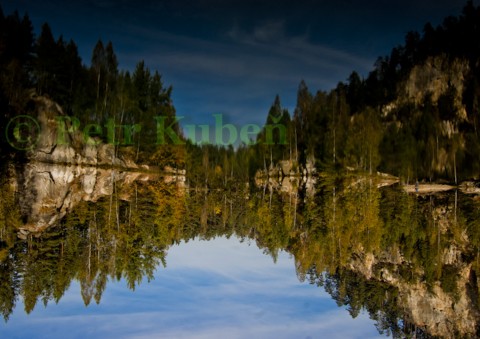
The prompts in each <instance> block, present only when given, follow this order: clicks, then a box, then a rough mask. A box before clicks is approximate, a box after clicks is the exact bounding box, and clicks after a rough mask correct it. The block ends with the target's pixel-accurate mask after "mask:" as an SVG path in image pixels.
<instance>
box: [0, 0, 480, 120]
mask: <svg viewBox="0 0 480 339" xmlns="http://www.w3.org/2000/svg"><path fill="white" fill-rule="evenodd" d="M477 2H478V0H477V1H475V4H476V5H478V3H477ZM465 3H466V1H465V0H450V1H447V0H437V1H435V0H427V1H422V0H417V1H414V0H413V1H412V0H404V1H397V0H393V1H388V0H376V1H368V2H360V1H353V0H337V1H302V0H300V1H282V0H279V1H253V0H244V1H221V0H201V1H187V0H181V1H168V2H167V1H128V0H122V1H111V0H89V1H87V0H85V1H72V2H65V1H60V0H46V1H26V0H17V1H9V0H7V1H5V0H2V1H1V4H2V7H3V9H4V12H5V13H6V14H7V13H11V12H12V11H13V10H14V9H18V10H19V12H20V14H22V15H23V13H25V12H28V14H29V16H30V18H31V19H32V21H33V23H34V25H35V29H36V31H37V33H38V31H39V29H40V27H41V24H42V23H43V22H48V23H49V24H50V26H51V27H52V31H53V33H54V35H55V37H58V35H59V34H63V36H64V38H66V39H70V38H71V39H73V40H74V41H75V42H76V43H77V44H78V46H79V52H80V54H81V56H82V59H83V61H84V63H86V64H87V65H88V64H89V63H90V57H91V51H92V50H93V46H94V45H95V43H96V41H97V40H98V39H99V38H101V39H102V40H103V41H104V42H107V41H112V42H113V46H114V49H115V51H116V53H117V56H118V59H119V63H120V67H121V68H123V69H129V70H132V69H133V68H134V66H135V64H136V63H137V62H138V61H140V60H142V59H143V60H145V62H146V64H147V66H148V67H149V68H150V69H151V70H155V69H156V70H158V71H159V72H160V73H161V74H162V76H163V79H164V82H165V84H166V85H172V86H173V89H174V90H173V100H174V104H175V107H176V109H177V115H179V116H185V117H186V118H185V120H184V122H193V123H197V124H198V123H207V124H213V123H214V118H213V117H212V114H218V113H222V114H224V121H227V122H228V121H231V122H234V123H237V124H240V125H241V124H246V123H256V124H263V123H264V121H265V117H266V115H267V112H268V109H269V107H270V105H271V104H272V102H273V100H274V97H275V95H276V94H279V95H280V98H281V101H282V105H283V106H285V107H287V108H288V109H289V111H290V113H291V114H292V113H293V108H294V106H295V101H296V91H297V87H298V84H299V83H300V80H302V79H304V80H305V81H306V83H307V85H308V87H309V88H310V90H311V91H312V92H315V91H316V90H319V89H321V90H329V89H331V88H333V87H334V86H335V85H336V84H337V83H338V82H339V81H345V80H346V78H347V77H348V75H349V74H350V73H351V71H352V70H356V71H358V72H359V73H360V74H363V75H366V74H368V72H369V71H370V70H371V69H372V67H373V64H374V63H375V60H376V59H377V57H378V56H380V55H386V54H388V53H389V51H390V50H391V48H392V47H394V46H396V45H398V44H402V43H403V41H404V36H405V33H406V32H408V31H409V30H418V31H421V30H422V28H423V26H424V24H425V23H426V22H431V23H432V24H434V25H437V24H439V23H441V21H442V20H443V18H444V17H445V16H448V15H458V14H460V13H461V9H462V8H463V6H464V5H465Z"/></svg>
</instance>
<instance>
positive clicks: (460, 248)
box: [0, 177, 480, 337]
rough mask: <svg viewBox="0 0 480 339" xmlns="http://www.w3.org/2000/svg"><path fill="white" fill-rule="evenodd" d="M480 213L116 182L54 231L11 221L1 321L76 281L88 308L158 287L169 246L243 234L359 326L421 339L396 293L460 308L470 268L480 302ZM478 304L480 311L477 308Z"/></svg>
mask: <svg viewBox="0 0 480 339" xmlns="http://www.w3.org/2000/svg"><path fill="white" fill-rule="evenodd" d="M2 190H3V192H2V194H1V195H0V196H1V199H2V200H1V204H0V205H1V206H0V207H1V208H3V210H2V211H5V209H9V210H11V211H13V212H12V213H15V211H16V209H15V206H13V205H14V204H13V203H12V202H13V201H14V196H13V195H12V191H11V190H9V188H8V186H2ZM9 197H10V198H9ZM9 199H10V200H9ZM17 209H18V206H17ZM478 211H479V208H478V202H477V201H475V200H473V199H471V198H468V197H466V196H463V195H456V196H454V195H447V194H445V195H438V196H427V197H421V196H414V195H407V194H405V193H404V192H403V191H402V190H400V189H396V188H387V189H382V190H379V189H377V184H376V182H375V180H374V179H370V177H364V178H358V177H352V178H324V179H322V180H321V181H320V184H319V185H318V186H317V193H316V195H315V196H307V195H306V194H305V192H304V188H302V187H300V189H299V190H298V191H284V192H281V191H276V190H273V189H268V188H265V189H260V190H257V189H255V188H253V187H251V186H248V185H245V184H239V185H233V186H232V185H231V186H230V187H228V188H222V189H218V190H216V189H207V188H200V187H198V188H190V189H185V188H179V187H178V186H176V185H175V184H174V183H170V184H169V183H165V182H163V181H155V182H137V183H135V184H130V185H120V184H116V186H115V187H114V190H113V194H112V196H110V197H103V198H101V199H100V200H98V201H97V202H96V203H94V202H89V201H83V202H81V203H80V204H79V205H78V206H77V207H76V208H75V209H74V210H73V211H71V212H70V213H68V214H67V215H66V217H65V218H64V219H63V220H62V221H61V222H60V223H59V224H58V225H57V226H55V227H51V228H49V229H47V230H46V231H44V232H43V233H41V234H39V235H37V236H36V237H33V236H29V237H28V238H27V240H25V241H19V240H17V241H15V240H14V237H13V236H14V234H15V233H14V231H15V229H16V228H17V227H18V226H19V220H20V218H19V214H17V217H18V219H12V217H8V218H9V219H8V218H7V217H6V215H7V214H6V213H2V218H3V219H2V218H0V221H2V222H3V223H2V224H0V228H1V231H2V232H1V234H0V240H1V244H2V248H1V251H2V258H1V261H0V265H1V268H2V269H1V271H0V272H1V273H0V274H1V282H0V296H1V301H2V302H1V308H2V313H3V315H4V317H5V318H6V319H8V316H9V315H10V313H11V312H12V310H13V308H14V307H15V303H16V300H17V299H18V297H19V296H21V297H22V298H23V299H24V304H25V310H26V311H27V312H30V311H31V310H32V309H33V308H34V307H35V305H36V303H37V301H38V300H41V301H42V302H43V303H44V304H47V303H48V302H49V301H52V300H54V301H55V302H58V301H59V300H60V298H61V297H62V296H63V294H64V293H65V291H66V290H67V289H68V287H69V286H70V283H71V282H72V281H73V280H78V281H79V282H80V286H81V294H82V297H83V300H84V302H85V304H87V305H88V304H89V303H90V302H91V301H92V298H93V300H95V302H97V303H99V302H100V300H101V296H102V294H103V292H104V290H105V288H106V286H107V283H108V281H113V280H120V279H125V280H126V282H127V284H128V286H129V288H131V289H134V288H135V287H136V286H137V285H138V284H139V283H140V282H141V281H142V279H143V278H147V279H151V278H152V277H153V274H154V271H155V269H156V268H157V267H158V266H159V264H163V265H165V264H166V261H165V256H166V253H167V250H168V248H169V247H170V246H171V245H173V244H178V243H179V242H180V241H188V240H190V239H194V238H201V239H207V240H208V239H212V238H215V237H218V236H227V237H230V236H232V235H234V236H237V237H239V238H240V239H244V240H247V239H251V240H254V241H255V242H256V243H257V245H258V246H259V248H261V249H263V250H264V252H265V253H268V254H269V255H271V256H272V258H273V259H275V258H276V257H277V255H278V253H279V251H287V252H289V253H291V254H292V255H293V257H294V258H295V264H296V269H297V274H298V276H299V279H300V280H305V279H306V280H307V281H310V282H311V283H315V284H318V285H322V286H324V287H325V289H326V290H327V292H328V293H330V294H331V295H332V297H333V298H334V299H335V300H336V301H337V302H338V304H339V305H346V306H347V307H348V309H349V312H350V313H351V315H352V316H354V317H355V316H357V315H358V314H359V312H360V311H361V310H362V309H365V310H367V311H368V312H369V314H370V315H371V317H372V318H373V319H375V321H376V323H377V327H378V329H379V331H381V332H391V333H392V334H394V335H397V334H399V333H402V332H403V333H408V334H410V335H414V333H417V334H416V335H417V337H418V336H421V333H423V332H422V331H424V330H425V329H422V328H419V327H417V326H415V325H414V319H412V318H411V315H410V313H409V311H408V309H407V305H405V304H404V296H402V293H403V292H402V291H401V290H399V286H404V285H406V286H408V285H409V284H410V285H412V286H413V285H415V286H417V285H421V286H427V287H428V289H429V291H431V293H437V292H438V289H437V288H441V289H442V290H443V291H444V292H445V293H447V294H448V295H450V296H451V297H452V300H457V299H458V298H459V297H460V295H461V293H460V292H461V290H460V289H461V288H467V287H466V286H465V285H463V286H462V285H458V284H459V281H460V280H461V277H460V276H459V273H458V272H459V270H465V269H468V268H469V267H470V266H471V268H472V272H473V273H471V278H470V279H469V280H468V284H469V286H468V288H469V291H470V292H469V295H478V287H477V286H478V284H477V281H476V276H477V273H476V272H478V269H479V267H478V265H479V264H478V263H479V256H478V253H479V248H480V246H479V241H480V235H479V233H480V232H479V228H478V227H476V226H477V224H478V220H480V218H479V215H478V214H479V212H478ZM17 213H18V212H17ZM8 215H10V216H11V215H15V214H8ZM7 219H8V220H10V221H9V222H6V221H5V220H7ZM455 251H457V252H458V253H459V254H455V253H457V252H455ZM448 253H453V255H450V259H448V258H447V257H448V255H449V254H448ZM446 258H447V259H446ZM469 265H470V266H469ZM386 275H388V277H390V278H388V279H387V278H386ZM389 279H390V280H389ZM392 281H394V282H395V283H392ZM462 283H463V284H465V282H464V281H463V282H462ZM463 295H464V294H463ZM470 302H471V303H472V309H478V307H477V303H478V300H477V299H476V298H474V299H472V300H470Z"/></svg>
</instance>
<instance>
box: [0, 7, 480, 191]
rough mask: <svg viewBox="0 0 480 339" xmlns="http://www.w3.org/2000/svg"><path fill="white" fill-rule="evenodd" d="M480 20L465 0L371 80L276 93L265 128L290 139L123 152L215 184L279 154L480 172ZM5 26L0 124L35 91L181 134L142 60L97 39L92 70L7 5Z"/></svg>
mask: <svg viewBox="0 0 480 339" xmlns="http://www.w3.org/2000/svg"><path fill="white" fill-rule="evenodd" d="M479 21H480V8H479V7H475V6H474V5H473V2H472V1H468V2H467V3H466V5H465V7H464V8H463V11H462V13H461V14H460V15H459V16H450V17H447V18H445V19H444V21H443V23H442V24H441V25H439V26H438V27H433V26H432V25H431V24H429V23H427V24H426V25H425V26H424V29H423V32H421V33H420V32H415V31H411V32H409V33H407V34H406V36H405V41H404V43H403V44H400V45H398V46H396V47H394V48H393V49H392V50H391V53H390V54H389V55H387V56H383V57H379V58H378V60H377V61H376V62H375V67H374V69H373V70H372V71H371V72H370V73H369V74H368V76H367V77H366V78H362V77H361V76H360V75H359V74H358V73H357V72H355V71H353V72H352V73H351V75H350V76H349V77H348V79H347V80H346V81H344V82H339V83H338V85H337V86H336V87H335V88H334V89H332V90H330V91H324V90H318V91H311V90H310V89H309V88H308V86H307V84H306V83H305V82H304V81H303V80H302V81H300V85H299V87H298V92H297V104H296V108H295V110H294V112H288V111H287V110H286V109H284V108H282V106H281V100H280V98H279V97H278V96H277V97H276V98H274V100H273V103H272V106H271V108H270V110H269V112H266V113H267V114H266V120H265V124H266V125H269V124H272V123H275V124H281V125H282V126H284V127H285V128H284V130H282V131H281V132H282V133H284V135H279V133H280V131H279V130H277V131H274V133H276V134H275V135H274V137H275V138H277V139H278V140H279V138H281V137H282V138H283V139H282V140H284V141H286V142H282V143H279V142H278V143H265V142H262V140H263V141H264V140H265V139H266V138H267V137H269V136H268V135H267V133H266V130H265V129H264V130H262V131H260V133H259V134H258V135H257V138H256V141H257V142H256V143H254V144H253V145H246V144H241V145H239V146H238V147H233V145H232V146H229V147H223V146H219V145H214V144H196V143H192V142H191V141H189V140H186V139H187V138H186V137H183V140H184V141H185V142H186V143H185V145H181V146H179V145H173V143H172V142H170V144H168V143H167V144H166V145H158V144H157V143H156V142H155V141H156V139H155V138H156V135H155V133H154V131H148V130H146V131H145V132H142V133H136V134H135V135H134V136H133V138H134V140H133V142H134V147H123V146H122V145H119V146H117V147H118V148H119V152H125V153H126V154H129V156H131V157H132V158H133V159H134V161H136V162H137V163H143V164H153V165H158V167H160V168H163V167H164V166H165V165H169V166H173V167H176V168H182V169H187V173H188V175H190V176H191V180H192V182H197V183H204V184H206V185H211V186H214V185H216V184H223V185H225V184H227V183H228V182H229V181H232V180H249V179H251V178H253V177H254V176H255V174H257V173H258V172H259V171H263V174H264V175H268V174H269V171H270V170H271V169H272V168H274V167H276V166H278V164H279V163H280V162H282V161H284V162H285V161H286V162H288V163H289V164H290V168H291V169H292V170H291V172H292V173H293V174H294V175H295V174H296V175H299V174H300V173H302V171H304V169H305V168H306V164H307V162H311V163H313V164H314V165H315V167H316V169H317V170H318V171H325V172H338V171H352V170H353V171H360V172H368V173H370V174H375V173H376V172H377V171H380V172H387V173H390V174H393V175H396V176H399V177H400V178H401V179H402V181H403V182H412V181H415V180H424V181H448V182H451V183H458V182H459V181H461V180H466V179H478V174H479V170H480V160H479V158H478V154H480V142H479V138H478V127H479V96H480V26H479V25H478V22H479ZM0 31H1V32H2V34H1V35H0V109H1V111H2V114H1V115H0V120H1V121H0V125H1V126H6V124H7V123H8V122H9V121H10V119H12V117H15V116H18V115H22V114H31V112H33V111H34V110H33V109H32V107H31V106H32V100H31V98H32V96H35V95H37V96H46V97H48V98H50V99H52V100H54V101H55V102H57V103H58V104H59V105H60V106H61V107H62V109H63V111H64V112H65V114H67V115H69V116H74V117H76V118H77V119H79V121H80V122H82V123H92V122H95V123H99V124H105V123H106V122H107V121H109V119H110V120H112V119H113V121H114V122H115V123H117V124H119V125H120V124H131V125H133V124H136V123H139V122H142V121H143V122H145V121H154V118H155V117H158V116H162V117H165V119H167V120H168V121H171V123H172V124H173V128H174V129H175V131H176V132H177V133H178V134H179V135H181V134H182V129H181V126H180V124H179V123H178V122H175V121H176V120H175V116H176V115H175V114H176V112H175V106H174V103H173V101H172V97H171V94H172V90H173V87H172V86H166V85H165V84H164V83H163V81H162V76H161V75H160V74H159V72H158V71H152V70H150V69H149V68H148V65H146V64H145V63H144V62H143V61H139V62H138V63H137V65H136V67H135V69H134V71H133V72H132V73H130V72H129V71H125V70H120V69H119V68H118V60H117V56H116V54H115V51H114V48H113V44H112V43H111V42H108V43H105V42H103V41H100V40H99V41H98V42H97V44H96V45H95V46H94V47H93V51H92V57H91V60H90V62H89V65H87V64H86V63H85V62H84V61H82V60H81V58H80V56H79V54H78V49H77V46H76V44H75V42H74V41H72V40H69V41H66V39H65V38H64V37H63V36H59V37H54V36H53V34H52V31H51V28H50V26H49V25H48V23H45V24H44V25H43V26H42V28H41V32H40V34H39V36H38V37H36V36H35V35H34V29H33V26H32V22H31V20H30V19H29V17H28V16H27V15H24V16H23V17H21V16H20V14H19V13H18V12H14V13H12V14H9V15H6V14H4V13H3V11H2V10H1V9H0ZM419 79H424V82H423V83H422V82H421V81H420V82H419ZM435 79H440V80H438V81H437V80H435ZM435 81H436V82H435ZM270 137H271V136H270ZM0 138H1V140H0V149H1V152H0V153H1V156H2V159H4V160H7V159H15V160H22V159H23V160H25V158H26V155H25V152H18V151H17V150H15V149H13V148H12V147H11V146H10V145H9V143H8V142H7V140H6V138H5V135H4V133H2V135H1V136H0ZM104 141H106V140H104ZM292 173H281V175H289V174H292Z"/></svg>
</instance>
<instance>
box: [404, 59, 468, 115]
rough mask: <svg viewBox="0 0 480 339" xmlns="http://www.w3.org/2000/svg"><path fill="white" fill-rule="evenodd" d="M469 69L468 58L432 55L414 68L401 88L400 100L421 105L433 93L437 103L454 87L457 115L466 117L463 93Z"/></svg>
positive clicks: (433, 99) (433, 98) (433, 100)
mask: <svg viewBox="0 0 480 339" xmlns="http://www.w3.org/2000/svg"><path fill="white" fill-rule="evenodd" d="M469 70H470V67H469V65H468V61H467V60H459V59H455V60H449V59H448V58H447V57H446V56H436V57H431V58H429V59H427V61H426V62H425V63H424V64H423V65H418V66H415V67H414V68H413V69H412V71H411V72H410V74H409V76H408V79H407V81H406V82H405V84H403V85H402V86H401V88H399V101H400V102H413V103H414V104H416V105H419V104H421V103H422V102H423V100H424V98H425V96H426V95H431V99H432V102H433V103H434V104H436V103H437V102H438V99H439V98H440V96H441V95H443V94H445V93H446V92H447V91H448V89H449V87H453V88H454V89H455V90H456V95H455V99H454V102H455V107H456V110H457V111H456V116H457V118H459V119H460V120H463V119H466V118H467V113H466V110H465V107H464V106H463V104H462V93H463V91H464V84H465V81H466V76H467V74H468V73H469Z"/></svg>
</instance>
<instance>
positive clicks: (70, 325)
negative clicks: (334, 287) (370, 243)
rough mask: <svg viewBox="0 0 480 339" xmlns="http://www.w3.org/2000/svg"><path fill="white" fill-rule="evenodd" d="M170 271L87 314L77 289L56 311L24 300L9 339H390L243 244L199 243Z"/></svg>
mask: <svg viewBox="0 0 480 339" xmlns="http://www.w3.org/2000/svg"><path fill="white" fill-rule="evenodd" d="M166 262H167V264H166V267H165V268H163V267H159V268H158V269H157V271H156V272H155V279H153V280H151V281H150V282H147V281H146V279H144V281H143V282H142V283H141V284H140V285H138V286H137V288H136V289H135V291H132V290H129V289H128V288H127V286H126V283H125V281H124V280H121V281H119V282H111V281H110V282H108V283H107V287H106V290H105V291H104V293H103V295H102V300H101V301H100V303H99V304H98V305H97V304H95V302H92V303H91V304H90V305H89V306H88V307H85V306H84V304H83V300H82V297H81V293H80V287H79V284H78V282H76V281H75V282H72V285H71V287H70V289H69V290H68V291H67V292H66V294H65V295H64V296H63V297H62V299H60V301H59V302H58V304H55V303H54V302H50V303H49V304H48V306H47V307H44V306H43V305H42V302H41V301H39V302H38V303H37V305H36V307H35V309H34V310H33V311H32V313H31V314H29V315H26V314H25V312H24V311H23V304H22V302H21V300H20V301H19V302H18V304H17V307H16V309H15V311H14V313H13V314H12V315H11V317H10V320H9V321H8V322H7V323H4V322H3V321H2V322H0V333H2V335H3V336H4V337H6V338H49V339H54V338H62V339H63V338H65V337H68V338H91V339H94V338H198V339H207V338H208V339H210V338H232V339H235V338H262V339H269V338H272V339H282V338H342V339H343V338H381V337H383V338H385V335H383V336H381V335H380V334H379V333H378V331H377V330H376V328H375V325H374V321H372V320H371V319H370V318H369V315H368V313H366V312H361V313H360V314H359V315H358V316H357V317H356V318H355V319H353V318H351V316H350V315H349V313H348V311H347V310H346V307H345V306H344V307H338V306H337V305H336V302H335V301H334V300H332V298H331V297H330V295H329V294H327V293H326V292H325V291H324V290H323V288H321V287H317V286H315V285H310V284H309V283H307V282H303V283H301V282H299V281H298V279H297V276H296V273H295V263H294V260H293V258H292V257H290V256H289V255H288V254H287V253H285V252H281V253H280V254H279V256H278V258H277V261H276V263H274V262H273V260H272V258H271V257H270V256H268V255H266V254H264V253H263V252H262V250H261V249H259V248H257V246H256V245H255V244H254V243H252V244H249V243H248V242H240V241H239V239H237V238H234V237H232V238H230V239H227V238H225V237H220V238H216V239H214V240H211V241H202V240H199V239H195V240H191V241H189V242H187V243H185V242H181V243H180V244H179V245H177V246H174V247H171V248H170V249H169V250H168V254H167V258H166Z"/></svg>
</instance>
